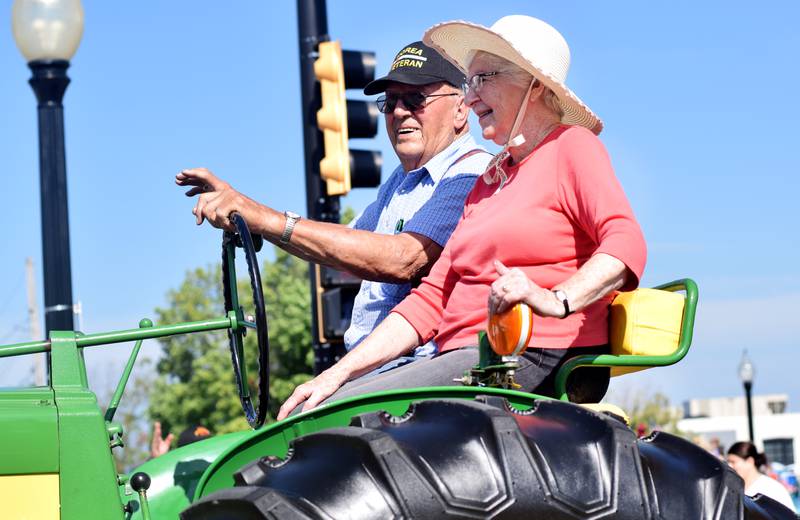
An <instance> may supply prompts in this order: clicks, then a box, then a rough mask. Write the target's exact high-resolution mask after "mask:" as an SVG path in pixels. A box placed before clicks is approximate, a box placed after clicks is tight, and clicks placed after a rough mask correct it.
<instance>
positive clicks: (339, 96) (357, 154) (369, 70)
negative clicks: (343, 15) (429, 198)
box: [314, 41, 382, 196]
mask: <svg viewBox="0 0 800 520" xmlns="http://www.w3.org/2000/svg"><path fill="white" fill-rule="evenodd" d="M318 55H319V57H318V58H317V59H316V60H315V61H314V76H316V78H317V80H318V81H319V83H320V96H321V98H322V99H321V106H320V108H319V110H318V111H317V126H318V128H319V129H320V130H321V131H322V134H323V146H324V156H323V158H322V160H321V161H320V163H319V171H320V176H321V177H322V178H323V179H324V180H325V183H326V191H327V195H328V196H334V195H344V194H346V193H347V192H349V191H350V189H351V188H353V187H375V186H377V185H378V184H379V183H380V175H381V164H382V160H381V154H380V152H375V151H366V150H350V147H349V143H348V140H349V139H350V138H351V137H374V136H375V134H376V133H377V131H378V108H377V106H376V105H375V103H374V102H371V101H355V100H349V99H346V98H345V92H344V91H345V89H347V88H363V87H365V86H366V85H367V83H369V82H370V81H372V80H373V79H374V77H375V54H374V53H371V52H361V51H342V47H341V45H340V44H339V42H338V41H326V42H321V43H320V44H319V47H318Z"/></svg>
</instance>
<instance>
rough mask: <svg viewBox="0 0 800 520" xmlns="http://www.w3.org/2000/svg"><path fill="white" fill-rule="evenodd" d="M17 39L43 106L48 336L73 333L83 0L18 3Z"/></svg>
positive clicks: (14, 16)
mask: <svg viewBox="0 0 800 520" xmlns="http://www.w3.org/2000/svg"><path fill="white" fill-rule="evenodd" d="M12 27H13V32H14V39H15V40H16V42H17V47H19V50H20V52H22V55H23V56H24V57H25V60H26V61H27V62H28V66H29V67H30V68H31V71H32V72H33V76H32V77H31V79H30V80H29V83H30V84H31V87H33V91H34V93H35V94H36V100H37V101H38V113H39V175H40V177H39V183H40V193H41V205H42V207H41V212H42V255H43V257H44V258H43V262H42V264H43V266H44V305H45V307H44V311H45V312H44V316H45V328H46V333H47V334H49V333H50V331H51V330H73V329H74V324H73V308H72V273H71V267H70V249H69V220H68V212H67V167H66V158H65V154H64V107H63V105H62V104H61V100H62V99H63V97H64V91H65V90H66V89H67V85H68V84H69V78H68V77H67V68H68V67H69V60H70V58H72V56H73V55H74V54H75V51H76V50H77V49H78V44H79V43H80V40H81V35H82V34H83V8H82V7H81V3H80V0H15V1H14V6H13V8H12Z"/></svg>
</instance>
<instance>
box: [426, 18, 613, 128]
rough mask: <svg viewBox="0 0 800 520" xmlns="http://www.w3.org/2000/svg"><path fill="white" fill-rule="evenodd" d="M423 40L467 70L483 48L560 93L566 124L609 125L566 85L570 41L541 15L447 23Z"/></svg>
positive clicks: (427, 32) (563, 119)
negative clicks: (491, 22)
mask: <svg viewBox="0 0 800 520" xmlns="http://www.w3.org/2000/svg"><path fill="white" fill-rule="evenodd" d="M422 40H423V42H425V44H426V45H429V46H431V47H433V48H435V49H436V50H437V51H439V52H440V53H441V54H442V55H443V56H444V57H445V58H447V59H448V60H450V61H451V62H452V63H453V64H455V65H456V66H457V67H459V68H460V69H462V70H464V71H466V70H467V69H468V68H469V64H470V62H471V61H472V59H473V58H474V57H475V53H476V52H478V51H484V52H488V53H491V54H495V55H497V56H500V57H501V58H504V59H506V60H508V61H510V62H511V63H514V64H515V65H517V66H518V67H520V68H522V69H523V70H525V71H527V72H528V73H530V74H531V75H532V76H534V77H535V78H536V79H538V80H539V81H541V82H542V83H543V84H544V85H545V86H546V87H548V88H550V90H552V91H553V92H554V93H555V95H556V97H557V98H558V102H559V103H560V104H561V108H562V109H563V110H564V116H563V117H562V118H561V122H562V123H564V124H568V125H580V126H584V127H586V128H588V129H589V130H591V131H592V132H594V133H595V134H599V133H600V132H601V131H602V130H603V122H602V121H601V120H600V118H599V117H597V116H596V115H595V114H594V112H592V110H591V109H590V108H589V107H588V106H587V105H586V103H584V102H583V101H581V100H580V98H579V97H578V96H576V95H575V93H574V92H572V91H571V90H570V89H569V88H568V87H567V85H566V82H567V73H568V72H569V63H570V52H569V45H567V41H566V40H565V39H564V37H563V36H561V33H559V32H558V31H557V30H556V29H555V28H553V27H552V26H550V25H549V24H547V23H545V22H543V21H541V20H539V19H538V18H533V17H532V16H525V15H511V16H504V17H503V18H501V19H499V20H498V21H497V22H495V23H494V25H492V26H491V27H484V26H483V25H479V24H475V23H472V22H466V21H463V20H454V21H451V22H443V23H439V24H436V25H434V26H433V27H431V28H430V29H428V30H427V31H425V35H424V36H423V38H422Z"/></svg>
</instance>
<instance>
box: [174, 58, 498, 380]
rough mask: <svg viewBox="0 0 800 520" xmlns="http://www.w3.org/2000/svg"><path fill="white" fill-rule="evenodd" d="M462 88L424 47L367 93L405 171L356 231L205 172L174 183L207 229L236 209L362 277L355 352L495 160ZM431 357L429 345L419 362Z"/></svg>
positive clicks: (259, 229)
mask: <svg viewBox="0 0 800 520" xmlns="http://www.w3.org/2000/svg"><path fill="white" fill-rule="evenodd" d="M463 85H464V74H463V73H462V72H461V71H460V70H459V69H457V68H456V67H454V66H453V65H452V64H451V63H449V62H448V61H446V60H445V59H443V58H442V57H441V56H440V55H439V54H438V53H437V52H436V51H434V50H433V49H431V48H430V47H427V46H426V45H424V44H422V42H415V43H412V44H409V45H407V46H405V47H404V48H403V49H402V50H401V51H400V52H399V53H398V54H397V56H396V57H395V59H394V62H393V63H392V66H391V69H390V71H389V73H388V74H387V75H386V76H384V77H382V78H379V79H377V80H375V81H373V82H372V83H370V84H369V85H367V86H366V88H365V89H364V93H365V94H379V93H383V95H381V96H380V97H379V98H378V99H377V104H378V109H379V110H380V111H381V112H383V113H384V115H385V120H386V131H387V133H388V134H389V140H390V141H391V143H392V147H393V148H394V150H395V152H396V153H397V157H398V158H399V159H400V165H399V166H398V167H397V168H396V169H395V170H394V172H392V175H391V176H390V177H389V179H388V180H387V181H386V182H385V183H384V184H383V185H382V186H381V188H380V190H379V191H378V198H377V200H375V201H374V202H373V203H372V204H370V205H369V206H368V207H367V208H366V209H365V210H364V211H363V212H362V213H361V214H360V215H359V216H358V217H357V218H356V220H355V221H354V222H353V223H351V225H350V226H349V227H348V226H343V225H339V224H331V223H327V222H315V221H313V220H309V219H301V218H300V216H299V215H297V214H296V213H293V212H291V211H284V212H280V211H276V210H274V209H272V208H269V207H267V206H265V205H263V204H259V203H257V202H255V201H254V200H252V199H249V198H248V197H246V196H244V195H242V194H241V193H239V192H237V191H236V190H234V189H233V188H232V187H231V186H230V185H229V184H227V183H226V182H224V181H222V180H220V179H218V178H217V177H215V176H214V175H213V174H212V173H211V172H210V171H208V170H206V169H204V168H193V169H187V170H183V171H182V172H180V173H179V174H178V175H177V177H176V179H175V181H176V183H177V184H178V185H180V186H193V188H192V189H191V190H189V191H188V192H187V193H186V195H188V196H194V195H198V194H199V195H200V196H199V197H198V200H197V205H196V206H195V207H194V209H193V210H192V212H193V213H194V215H195V216H196V219H197V224H198V225H200V224H202V222H203V220H204V219H205V220H208V222H209V223H211V224H212V225H213V226H215V227H218V228H223V229H231V224H230V222H229V221H228V215H230V214H231V213H232V212H233V211H237V212H239V213H240V214H241V215H242V217H244V219H245V221H246V222H247V224H248V226H249V227H250V229H251V231H252V232H254V233H258V234H260V235H262V236H263V237H264V238H266V239H267V240H269V241H270V242H272V243H273V244H275V245H277V246H279V247H281V248H283V249H285V250H286V251H288V252H290V253H292V254H294V255H296V256H298V257H300V258H303V259H306V260H309V261H311V262H317V263H320V264H325V265H328V266H331V267H333V268H335V269H339V270H344V271H349V272H351V273H353V274H355V275H357V276H359V277H360V278H363V279H364V282H363V283H362V284H361V289H360V291H359V293H358V296H357V297H356V301H355V302H354V305H353V315H352V320H351V324H350V328H349V329H348V330H347V332H346V333H345V344H346V346H347V349H348V350H350V349H352V348H354V347H355V346H356V345H358V344H359V343H360V342H361V340H362V339H364V337H366V336H367V335H368V334H369V333H370V332H371V331H372V329H374V328H375V327H376V326H377V325H378V324H379V323H380V322H381V321H382V320H383V319H384V318H385V317H386V316H387V315H388V314H389V312H390V311H391V310H392V308H393V307H394V306H395V305H396V304H397V303H399V302H400V301H401V300H402V299H403V298H404V297H405V296H406V295H407V294H408V293H409V291H410V290H411V286H412V284H413V283H415V282H416V281H418V280H419V279H420V278H421V277H422V276H424V275H425V274H427V273H428V271H429V270H430V268H431V266H432V265H433V263H434V262H435V261H436V259H438V258H439V254H440V253H441V252H442V248H443V247H444V245H445V243H446V242H447V240H448V239H449V237H450V234H451V233H452V232H453V229H454V228H455V226H456V223H457V222H458V220H459V218H460V216H461V213H462V210H463V206H464V199H465V198H466V196H467V193H469V191H470V190H471V189H472V186H473V184H474V183H475V179H476V177H477V175H479V174H481V173H483V171H484V169H485V168H486V165H487V164H488V162H489V160H490V159H491V156H490V154H488V153H486V151H485V150H483V149H482V148H481V147H480V146H478V145H477V144H476V142H475V141H474V139H473V138H472V137H471V136H470V135H469V127H468V124H467V115H468V112H469V109H468V108H467V106H466V105H465V104H464V90H463ZM430 353H432V349H431V345H427V346H423V347H420V349H418V350H417V353H416V354H417V355H418V356H421V355H427V354H430ZM411 360H413V357H409V358H405V359H404V361H405V362H408V361H411ZM401 363H402V361H401V362H400V363H397V362H395V363H394V364H393V365H392V366H398V365H399V364H401ZM387 368H390V367H387Z"/></svg>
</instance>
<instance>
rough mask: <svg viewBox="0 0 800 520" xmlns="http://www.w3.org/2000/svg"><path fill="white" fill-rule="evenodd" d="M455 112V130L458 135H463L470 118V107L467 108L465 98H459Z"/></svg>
mask: <svg viewBox="0 0 800 520" xmlns="http://www.w3.org/2000/svg"><path fill="white" fill-rule="evenodd" d="M453 110H454V111H455V112H454V113H453V128H455V131H456V133H457V134H458V133H461V130H463V129H464V127H465V126H466V125H467V119H468V118H469V107H468V106H467V102H466V101H465V98H464V96H459V97H458V102H457V103H456V105H455V107H454V108H453Z"/></svg>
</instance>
